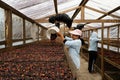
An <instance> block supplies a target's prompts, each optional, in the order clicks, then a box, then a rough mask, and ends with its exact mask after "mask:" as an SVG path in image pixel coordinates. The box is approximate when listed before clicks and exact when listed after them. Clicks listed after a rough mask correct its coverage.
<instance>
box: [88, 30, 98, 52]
mask: <svg viewBox="0 0 120 80" xmlns="http://www.w3.org/2000/svg"><path fill="white" fill-rule="evenodd" d="M99 40H100V39H99V38H98V34H97V32H93V33H92V34H91V36H90V39H89V48H88V51H97V46H98V41H99Z"/></svg>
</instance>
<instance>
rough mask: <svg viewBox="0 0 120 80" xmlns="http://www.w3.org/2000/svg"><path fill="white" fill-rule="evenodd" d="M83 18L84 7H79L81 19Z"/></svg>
mask: <svg viewBox="0 0 120 80" xmlns="http://www.w3.org/2000/svg"><path fill="white" fill-rule="evenodd" d="M84 19H85V15H84V7H83V6H82V7H81V20H84Z"/></svg>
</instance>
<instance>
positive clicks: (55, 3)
mask: <svg viewBox="0 0 120 80" xmlns="http://www.w3.org/2000/svg"><path fill="white" fill-rule="evenodd" d="M54 7H55V12H56V14H58V8H57V0H54Z"/></svg>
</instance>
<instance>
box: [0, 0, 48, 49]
mask: <svg viewBox="0 0 120 80" xmlns="http://www.w3.org/2000/svg"><path fill="white" fill-rule="evenodd" d="M0 8H2V9H4V11H5V41H0V45H5V48H11V47H12V44H13V43H14V42H19V41H23V45H24V44H26V42H25V41H26V40H29V39H32V38H26V37H25V34H26V32H25V20H28V21H29V22H31V23H32V24H36V25H37V26H38V27H41V28H42V30H44V31H46V30H47V28H45V27H44V26H42V25H40V24H39V23H37V22H35V21H34V20H32V19H30V18H28V17H26V16H25V15H23V14H22V13H20V12H19V11H17V10H15V9H14V8H12V7H11V6H9V5H7V4H6V3H4V2H2V1H0ZM12 14H15V15H17V16H19V17H20V18H22V21H23V24H22V26H23V38H22V39H16V40H12ZM38 34H39V29H38ZM39 35H40V34H39ZM39 35H38V36H39ZM44 36H45V35H44ZM38 38H39V37H38ZM37 40H39V39H37Z"/></svg>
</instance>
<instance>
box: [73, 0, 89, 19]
mask: <svg viewBox="0 0 120 80" xmlns="http://www.w3.org/2000/svg"><path fill="white" fill-rule="evenodd" d="M88 1H89V0H82V2H81V3H80V4H79V6H85V4H86V3H87V2H88ZM80 10H81V8H79V9H76V11H75V12H74V14H73V16H72V19H74V18H75V17H76V16H77V15H78V13H79V12H80Z"/></svg>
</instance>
